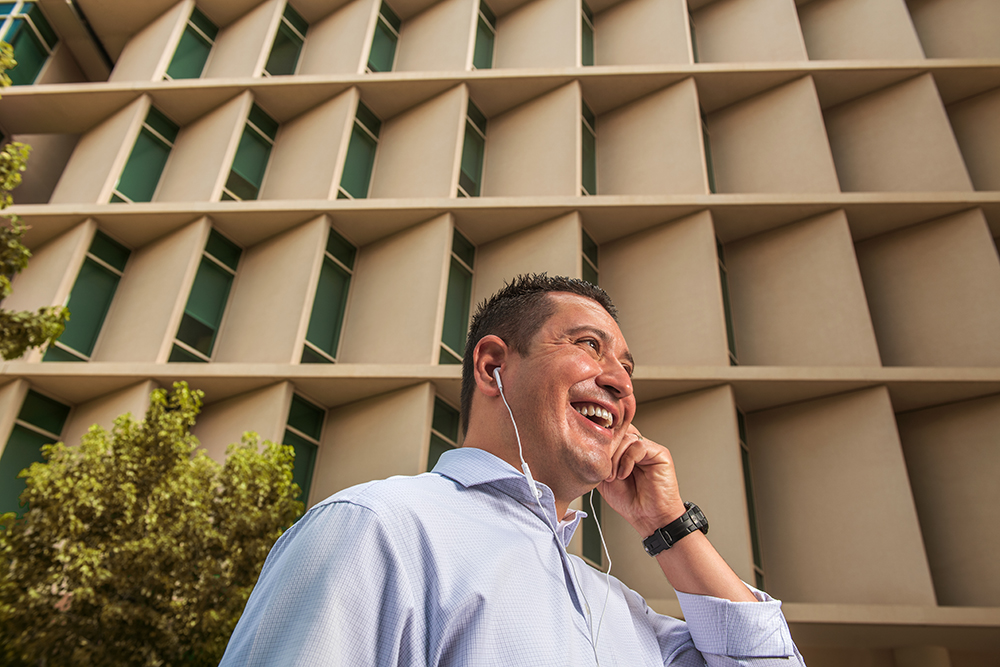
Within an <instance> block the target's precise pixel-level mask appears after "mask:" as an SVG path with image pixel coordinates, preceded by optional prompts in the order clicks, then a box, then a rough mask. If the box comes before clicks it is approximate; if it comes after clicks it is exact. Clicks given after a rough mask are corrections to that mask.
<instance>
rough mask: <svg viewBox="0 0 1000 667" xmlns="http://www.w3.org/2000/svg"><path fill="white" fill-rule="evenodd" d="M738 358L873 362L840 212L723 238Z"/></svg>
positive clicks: (867, 319)
mask: <svg viewBox="0 0 1000 667" xmlns="http://www.w3.org/2000/svg"><path fill="white" fill-rule="evenodd" d="M725 257H726V269H727V270H728V272H729V294H730V296H731V300H732V309H733V320H734V324H735V327H736V331H737V340H738V341H739V360H740V363H741V364H747V365H762V366H880V365H881V361H880V359H879V353H878V344H877V343H876V342H875V330H874V328H873V327H872V321H871V316H870V315H869V314H868V303H867V302H866V301H865V290H864V286H863V285H862V283H861V273H860V271H859V269H858V261H857V258H856V257H855V255H854V243H853V242H852V240H851V230H850V228H849V227H848V225H847V216H846V215H845V214H844V212H843V211H834V212H833V213H827V214H824V215H821V216H817V217H815V218H810V219H809V220H804V221H802V222H797V223H793V224H791V225H785V226H784V227H779V228H778V229H775V230H773V231H770V232H765V233H763V234H757V235H755V236H751V237H748V238H745V239H742V240H740V241H737V242H735V243H730V244H727V245H726V248H725Z"/></svg>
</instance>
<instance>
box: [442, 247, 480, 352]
mask: <svg viewBox="0 0 1000 667" xmlns="http://www.w3.org/2000/svg"><path fill="white" fill-rule="evenodd" d="M475 259H476V246H474V245H472V243H470V242H469V240H468V239H467V238H465V237H464V236H462V235H461V234H460V233H459V231H458V230H457V229H456V230H455V233H454V235H453V236H452V243H451V269H450V270H449V271H448V296H447V299H446V300H445V304H444V328H443V330H442V332H441V356H440V357H439V358H438V363H441V364H461V363H462V355H464V354H465V337H466V335H467V334H468V332H469V306H470V304H471V302H472V267H473V263H474V262H475Z"/></svg>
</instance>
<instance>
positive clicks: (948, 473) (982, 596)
mask: <svg viewBox="0 0 1000 667" xmlns="http://www.w3.org/2000/svg"><path fill="white" fill-rule="evenodd" d="M897 422H898V423H899V435H900V438H901V439H902V441H903V452H904V454H905V456H906V465H907V467H908V468H909V471H910V483H911V484H912V486H913V496H914V500H915V501H916V504H917V512H918V513H919V515H920V526H921V528H922V529H923V532H924V535H926V536H928V539H927V540H926V545H927V558H928V560H929V561H930V564H931V573H932V574H933V576H934V586H935V590H936V591H937V599H938V603H939V604H942V605H956V606H973V607H976V606H978V607H997V606H1000V559H998V558H997V557H996V555H997V553H998V552H1000V486H998V485H997V480H996V472H997V470H1000V447H998V446H997V445H998V443H1000V397H998V396H990V397H988V398H982V399H978V400H974V401H965V402H962V403H953V404H951V405H945V406H942V407H939V408H931V409H928V410H919V411H917V412H909V413H906V414H901V415H899V416H898V417H897Z"/></svg>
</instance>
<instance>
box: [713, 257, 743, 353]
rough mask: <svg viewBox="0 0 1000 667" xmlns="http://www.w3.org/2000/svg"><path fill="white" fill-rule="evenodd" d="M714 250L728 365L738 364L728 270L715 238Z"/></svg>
mask: <svg viewBox="0 0 1000 667" xmlns="http://www.w3.org/2000/svg"><path fill="white" fill-rule="evenodd" d="M715 250H716V252H717V253H718V255H719V282H720V283H721V284H722V309H723V311H724V313H725V316H726V341H727V343H728V344H729V365H730V366H737V365H739V358H738V357H737V356H736V327H735V326H734V324H733V307H732V303H731V302H730V299H729V271H727V270H726V258H725V254H724V252H723V247H722V241H720V240H719V239H718V238H716V239H715Z"/></svg>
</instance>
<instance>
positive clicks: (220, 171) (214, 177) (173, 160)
mask: <svg viewBox="0 0 1000 667" xmlns="http://www.w3.org/2000/svg"><path fill="white" fill-rule="evenodd" d="M252 103H253V99H252V98H251V96H250V92H249V91H246V92H244V93H242V94H240V95H239V96H237V97H234V98H233V99H231V100H229V101H228V102H226V103H225V104H223V105H222V106H220V107H218V108H216V109H213V110H212V111H210V112H208V113H207V114H205V115H204V116H202V117H201V118H199V119H198V120H196V121H195V122H193V123H191V124H190V125H186V126H184V127H183V128H181V131H180V132H179V133H178V135H177V141H175V142H174V148H173V150H172V151H170V157H169V158H168V159H167V164H166V166H164V168H163V175H162V176H161V177H160V185H159V189H158V190H157V192H156V197H155V199H156V201H160V202H171V201H179V202H193V201H216V200H218V199H219V196H220V195H221V194H222V186H223V185H224V184H225V182H226V179H227V178H229V170H230V168H231V167H232V164H233V158H234V157H235V156H236V148H237V147H238V146H239V141H240V136H241V135H242V134H243V128H244V126H245V125H246V119H247V115H248V114H249V113H250V105H251V104H252ZM265 186H266V183H265Z"/></svg>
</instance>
